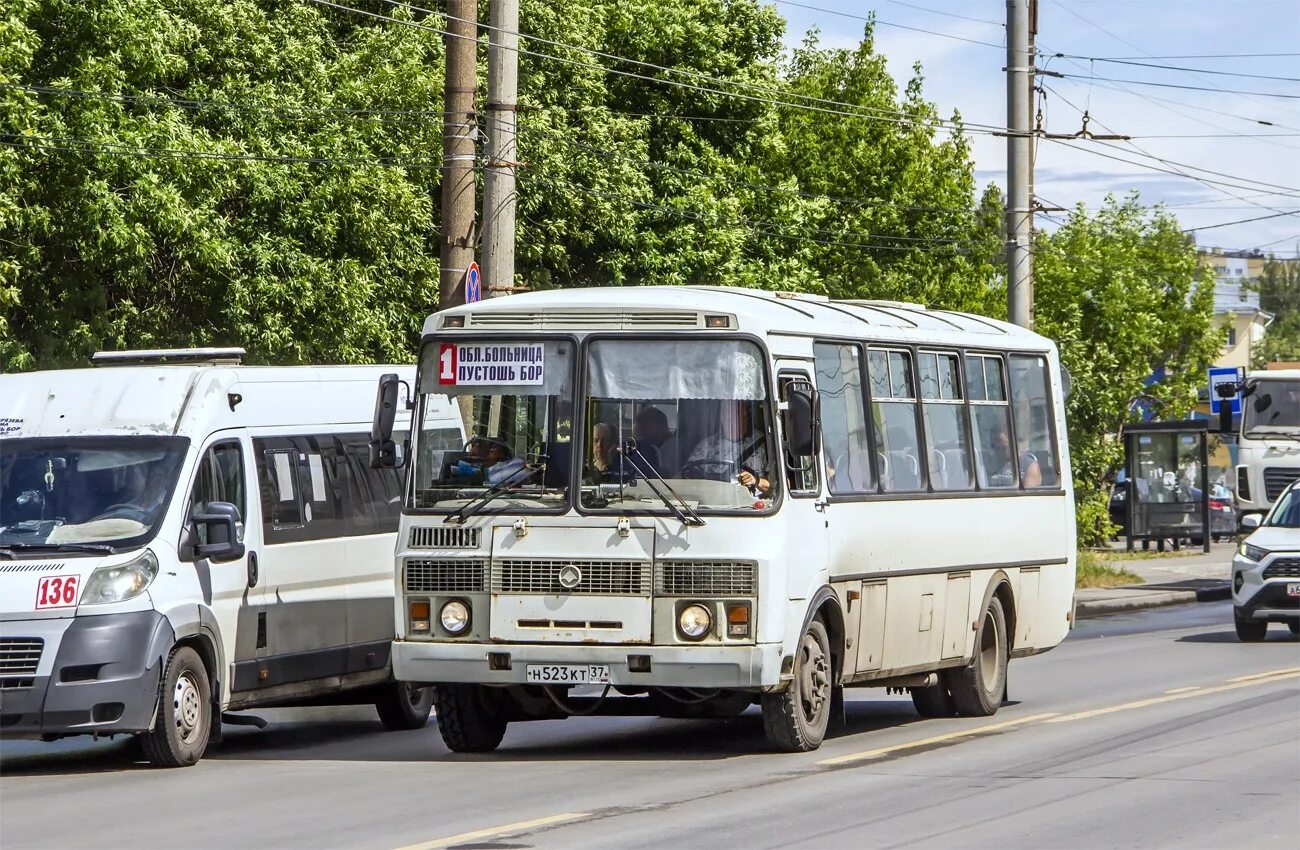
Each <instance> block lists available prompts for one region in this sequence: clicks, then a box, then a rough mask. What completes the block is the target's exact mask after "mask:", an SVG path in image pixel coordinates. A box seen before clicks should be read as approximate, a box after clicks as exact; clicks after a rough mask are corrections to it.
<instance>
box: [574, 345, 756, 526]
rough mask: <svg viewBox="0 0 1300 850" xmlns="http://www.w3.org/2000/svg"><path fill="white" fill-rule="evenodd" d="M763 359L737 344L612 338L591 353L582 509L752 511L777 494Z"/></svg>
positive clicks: (753, 348) (590, 349)
mask: <svg viewBox="0 0 1300 850" xmlns="http://www.w3.org/2000/svg"><path fill="white" fill-rule="evenodd" d="M763 362H764V360H763V356H762V354H761V352H760V351H759V349H758V346H756V345H755V344H754V343H752V342H749V341H747V340H734V339H699V338H695V339H679V340H646V339H637V340H610V339H602V340H596V341H594V342H592V343H591V344H590V345H589V346H588V348H587V371H586V374H587V380H586V387H585V394H584V403H585V408H584V412H585V414H586V418H585V422H586V427H585V429H584V430H585V431H586V433H585V434H583V462H582V506H583V507H584V508H586V509H588V510H611V511H619V512H623V513H627V512H636V511H655V512H669V511H672V510H673V509H672V508H671V507H669V505H668V502H670V501H671V502H673V503H674V504H680V502H682V501H684V502H685V503H686V505H687V506H688V507H689V508H690V509H691V510H693V511H700V512H708V511H740V510H746V511H750V512H753V511H754V509H755V508H756V507H757V508H764V507H767V506H769V505H770V504H771V503H772V500H773V499H775V497H776V488H777V487H778V486H779V479H780V476H779V475H778V473H777V461H778V458H777V456H776V453H775V451H774V446H775V440H774V438H773V427H772V425H773V423H772V421H771V416H770V413H769V410H770V408H769V404H768V398H769V397H768V390H767V381H766V377H765V370H764V368H763Z"/></svg>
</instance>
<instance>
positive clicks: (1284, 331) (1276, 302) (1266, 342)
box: [1251, 257, 1300, 368]
mask: <svg viewBox="0 0 1300 850" xmlns="http://www.w3.org/2000/svg"><path fill="white" fill-rule="evenodd" d="M1254 288H1255V289H1257V290H1258V291H1259V307H1260V309H1261V310H1264V311H1265V312H1268V313H1272V314H1273V321H1272V322H1271V323H1270V324H1269V326H1268V328H1267V329H1266V330H1265V331H1264V339H1263V341H1262V342H1261V344H1260V346H1259V348H1258V349H1256V351H1255V356H1254V361H1255V362H1254V363H1252V364H1251V365H1252V366H1254V367H1256V368H1259V367H1261V366H1263V365H1264V364H1265V363H1273V362H1276V361H1279V360H1300V260H1279V259H1277V258H1276V257H1270V258H1269V259H1268V260H1267V261H1266V262H1265V263H1264V272H1263V274H1261V275H1260V278H1259V281H1258V282H1257V283H1255V284H1254Z"/></svg>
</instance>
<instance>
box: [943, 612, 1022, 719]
mask: <svg viewBox="0 0 1300 850" xmlns="http://www.w3.org/2000/svg"><path fill="white" fill-rule="evenodd" d="M1008 646H1009V644H1008V641H1007V618H1006V614H1005V613H1004V612H1003V610H1002V600H1000V599H998V597H997V596H994V597H993V598H991V599H990V600H989V607H988V610H987V611H986V612H985V613H984V622H983V624H982V625H981V626H980V631H979V635H978V637H976V639H975V654H974V657H973V658H971V661H970V663H969V664H967V665H966V666H965V667H955V668H951V669H949V670H945V671H944V674H945V675H944V680H945V682H946V684H947V685H948V693H949V694H951V695H952V702H953V705H954V706H955V707H956V709H957V713H958V714H959V715H961V716H962V717H988V716H989V715H991V714H994V713H996V712H997V710H998V707H999V706H1000V705H1002V694H1003V692H1004V691H1005V690H1006V682H1007V661H1008V659H1009V657H1010V651H1009V649H1008Z"/></svg>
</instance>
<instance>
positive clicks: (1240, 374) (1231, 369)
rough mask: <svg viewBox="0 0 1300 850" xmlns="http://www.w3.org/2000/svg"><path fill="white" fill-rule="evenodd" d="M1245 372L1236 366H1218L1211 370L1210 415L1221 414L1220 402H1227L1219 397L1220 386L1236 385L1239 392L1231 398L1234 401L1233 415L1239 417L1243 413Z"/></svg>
mask: <svg viewBox="0 0 1300 850" xmlns="http://www.w3.org/2000/svg"><path fill="white" fill-rule="evenodd" d="M1244 373H1245V370H1244V369H1239V368H1237V367H1235V366H1217V367H1211V368H1210V414H1211V415H1212V416H1217V415H1218V413H1219V402H1221V401H1225V400H1226V399H1222V398H1220V397H1219V392H1218V389H1217V388H1218V386H1219V384H1236V385H1237V391H1236V392H1235V393H1233V394H1232V396H1230V399H1231V401H1232V413H1233V415H1234V416H1235V415H1237V414H1239V413H1241V384H1242V382H1243V381H1244V380H1245V379H1246V376H1245V374H1244Z"/></svg>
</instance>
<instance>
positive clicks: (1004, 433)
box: [966, 354, 1017, 489]
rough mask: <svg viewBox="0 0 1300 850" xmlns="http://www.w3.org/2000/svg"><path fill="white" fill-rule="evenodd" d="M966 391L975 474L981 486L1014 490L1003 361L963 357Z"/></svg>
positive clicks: (980, 356)
mask: <svg viewBox="0 0 1300 850" xmlns="http://www.w3.org/2000/svg"><path fill="white" fill-rule="evenodd" d="M966 391H967V393H968V394H969V396H970V405H971V407H970V411H971V430H972V431H973V432H974V435H975V471H976V473H977V476H978V480H979V485H980V487H983V488H986V489H1008V488H1015V487H1016V486H1017V485H1016V468H1015V463H1014V460H1015V458H1014V457H1013V456H1012V453H1011V413H1010V411H1009V410H1008V405H1007V387H1006V381H1005V380H1003V377H1002V358H1000V357H988V356H984V355H980V354H968V355H966Z"/></svg>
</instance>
